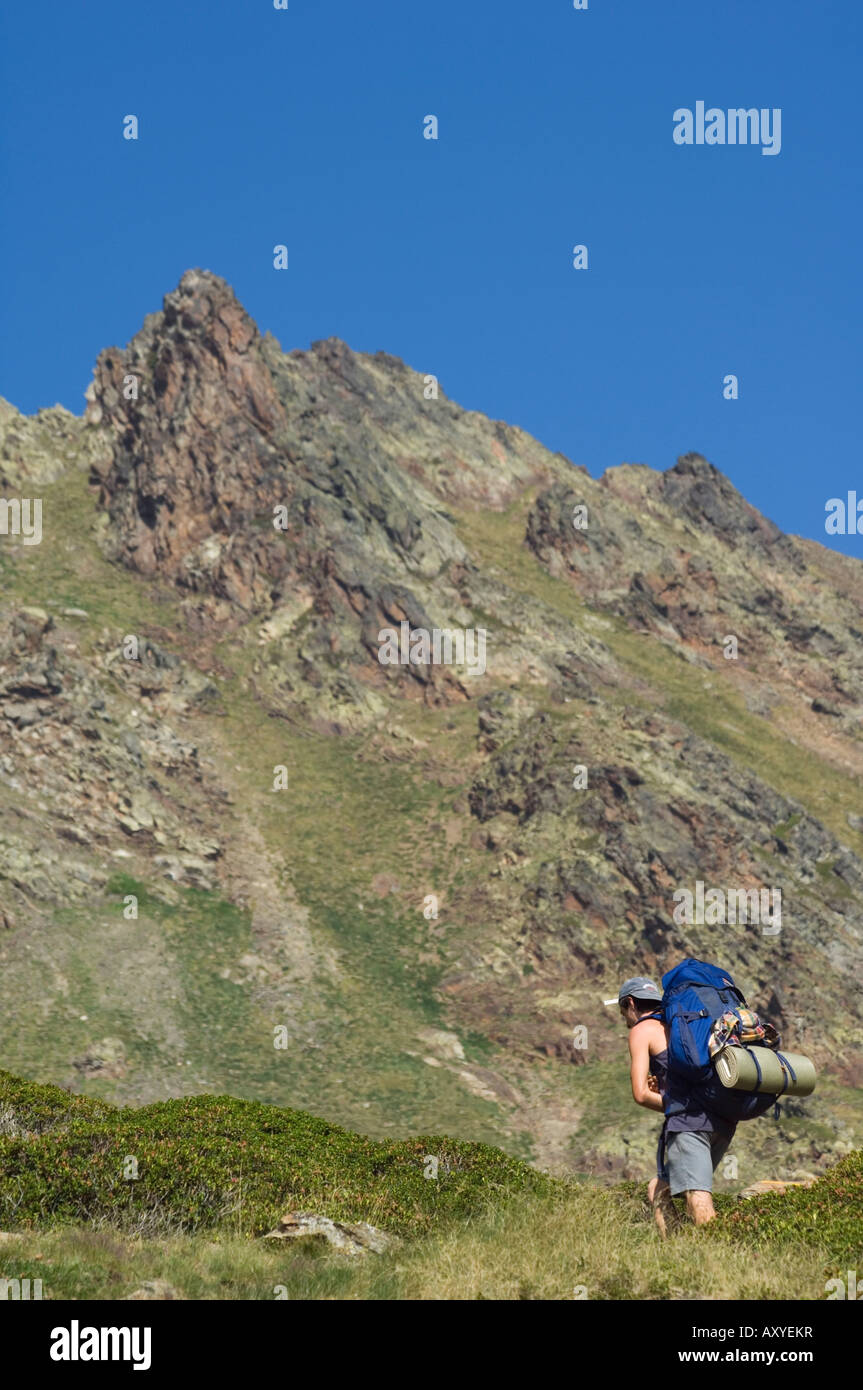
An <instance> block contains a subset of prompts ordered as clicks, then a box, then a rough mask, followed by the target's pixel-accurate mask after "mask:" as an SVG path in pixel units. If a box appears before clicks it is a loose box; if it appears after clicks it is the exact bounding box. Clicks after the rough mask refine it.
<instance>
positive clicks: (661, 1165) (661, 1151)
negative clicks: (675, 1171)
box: [656, 1115, 668, 1182]
mask: <svg viewBox="0 0 863 1390" xmlns="http://www.w3.org/2000/svg"><path fill="white" fill-rule="evenodd" d="M667 1130H668V1116H667V1115H666V1117H665V1119H664V1120H663V1121H662V1129H661V1130H660V1131H659V1141H658V1143H657V1145H656V1176H657V1177H658V1178H659V1180H660V1182H668V1169H667V1168H666V1166H665V1137H666V1131H667Z"/></svg>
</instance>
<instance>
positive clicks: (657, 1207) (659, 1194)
mask: <svg viewBox="0 0 863 1390" xmlns="http://www.w3.org/2000/svg"><path fill="white" fill-rule="evenodd" d="M647 1199H648V1201H649V1202H650V1205H651V1206H652V1207H653V1219H654V1221H655V1222H656V1226H657V1230H658V1231H659V1234H660V1235H661V1236H667V1235H668V1223H669V1221H671V1222H674V1221H675V1220H676V1218H677V1212H676V1211H675V1208H674V1203H673V1202H672V1200H671V1188H670V1187H669V1186H668V1183H667V1182H663V1181H662V1179H661V1178H651V1180H650V1182H649V1183H648V1184H647Z"/></svg>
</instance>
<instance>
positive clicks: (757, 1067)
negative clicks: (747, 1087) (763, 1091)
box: [743, 1047, 785, 1095]
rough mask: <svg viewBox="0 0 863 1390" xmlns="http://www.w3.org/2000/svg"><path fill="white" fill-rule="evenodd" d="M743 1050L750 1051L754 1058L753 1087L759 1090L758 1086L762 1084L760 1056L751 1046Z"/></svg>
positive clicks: (783, 1088) (754, 1089)
mask: <svg viewBox="0 0 863 1390" xmlns="http://www.w3.org/2000/svg"><path fill="white" fill-rule="evenodd" d="M743 1051H744V1052H748V1053H749V1056H750V1057H751V1058H752V1060H753V1062H754V1063H755V1085H754V1086H753V1087H752V1090H753V1091H757V1090H758V1087H759V1086H760V1085H761V1064H760V1062H759V1061H758V1058H757V1057H756V1055H755V1053H754V1051H753V1049H752V1048H751V1047H744V1049H743ZM782 1090H783V1091H784V1090H785V1087H784V1086H783V1087H782ZM781 1093H782V1092H780V1095H781Z"/></svg>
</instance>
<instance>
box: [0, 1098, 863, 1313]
mask: <svg viewBox="0 0 863 1390" xmlns="http://www.w3.org/2000/svg"><path fill="white" fill-rule="evenodd" d="M0 1131H2V1136H3V1137H2V1138H0V1173H2V1177H0V1212H2V1218H0V1219H2V1224H3V1226H4V1228H5V1231H4V1233H3V1237H2V1245H0V1266H2V1267H0V1275H5V1276H6V1277H10V1278H13V1277H14V1278H31V1279H35V1278H39V1279H41V1280H42V1283H43V1297H45V1298H49V1299H51V1298H54V1299H63V1298H91V1299H116V1298H124V1297H128V1296H129V1295H130V1294H132V1293H134V1292H136V1291H137V1290H139V1289H141V1288H142V1287H144V1286H145V1285H146V1283H147V1281H161V1285H157V1294H158V1295H159V1296H162V1297H165V1296H170V1297H176V1298H191V1299H197V1298H214V1299H232V1298H233V1299H260V1300H266V1299H274V1298H285V1297H287V1298H291V1299H298V1298H312V1299H572V1298H589V1299H594V1300H596V1299H600V1300H601V1299H627V1298H629V1299H633V1298H638V1299H661V1300H665V1299H705V1298H706V1299H717V1298H720V1299H721V1298H744V1299H777V1298H791V1299H822V1298H824V1297H825V1296H826V1290H825V1284H826V1282H827V1280H828V1279H830V1278H835V1277H844V1273H845V1271H846V1270H847V1269H849V1268H856V1267H859V1261H860V1257H861V1254H863V1250H861V1231H863V1154H861V1153H860V1152H856V1153H854V1154H852V1155H849V1157H848V1158H846V1159H844V1160H843V1161H842V1162H841V1163H839V1164H838V1165H836V1166H835V1167H834V1168H832V1169H831V1170H830V1171H829V1172H828V1173H826V1174H825V1175H824V1176H823V1177H822V1178H821V1179H819V1180H818V1182H816V1183H815V1184H814V1185H813V1186H812V1187H811V1188H809V1189H805V1190H804V1189H795V1190H792V1191H790V1192H788V1193H786V1194H784V1195H782V1196H778V1195H772V1196H768V1197H761V1198H756V1199H752V1200H748V1201H745V1202H741V1201H739V1199H734V1198H731V1197H725V1198H719V1200H718V1207H719V1212H720V1215H719V1218H718V1219H717V1221H716V1222H715V1223H714V1224H713V1225H712V1226H710V1227H708V1228H706V1229H702V1230H696V1229H695V1228H694V1227H692V1226H690V1225H689V1224H688V1223H687V1222H686V1221H685V1220H681V1222H680V1225H679V1227H678V1229H677V1230H676V1231H675V1232H674V1233H673V1234H672V1235H671V1236H670V1238H669V1239H667V1240H666V1241H662V1240H660V1238H659V1236H658V1235H657V1233H656V1231H655V1228H654V1226H653V1223H652V1219H651V1216H650V1214H649V1212H648V1210H647V1207H646V1203H645V1200H644V1189H643V1186H641V1185H636V1184H633V1183H623V1184H619V1185H617V1186H616V1187H613V1188H606V1189H603V1188H598V1187H594V1186H591V1185H589V1184H586V1183H582V1182H578V1181H574V1180H572V1179H567V1180H553V1179H550V1178H548V1177H546V1176H544V1175H543V1174H540V1173H537V1172H536V1171H535V1170H533V1169H531V1168H528V1167H526V1166H525V1165H524V1164H522V1163H520V1162H519V1161H518V1160H514V1159H511V1158H508V1157H507V1156H506V1155H505V1154H503V1153H501V1152H500V1151H499V1150H495V1149H493V1148H490V1147H488V1146H486V1145H482V1144H470V1143H463V1142H458V1141H454V1140H451V1139H447V1138H442V1137H439V1136H438V1137H428V1136H426V1137H422V1138H418V1139H411V1140H406V1141H401V1142H384V1143H380V1142H375V1141H373V1140H369V1139H368V1138H366V1137H363V1136H360V1135H357V1134H351V1133H350V1132H348V1131H345V1130H342V1129H340V1128H338V1127H337V1126H334V1125H330V1124H327V1123H326V1122H324V1121H322V1120H317V1119H315V1118H314V1117H312V1116H310V1115H307V1114H305V1113H303V1112H298V1111H290V1110H282V1109H280V1108H278V1107H275V1106H265V1105H260V1104H256V1103H250V1102H244V1101H237V1100H233V1099H231V1098H229V1097H218V1098H214V1097H196V1098H188V1099H186V1100H183V1101H170V1102H166V1103H159V1104H156V1105H151V1106H146V1107H143V1108H142V1109H139V1110H117V1109H114V1108H113V1107H110V1106H107V1105H105V1104H104V1103H101V1102H97V1101H90V1100H86V1099H84V1098H81V1097H74V1096H70V1095H69V1094H68V1093H66V1092H64V1091H61V1090H59V1089H57V1088H55V1087H51V1086H38V1085H34V1084H32V1083H29V1082H21V1081H19V1080H18V1079H16V1078H15V1077H12V1076H10V1075H9V1074H8V1073H4V1074H2V1075H0ZM430 1154H433V1155H436V1156H437V1158H438V1160H439V1166H438V1173H437V1177H436V1178H430V1177H428V1176H426V1174H427V1173H428V1171H429V1167H428V1162H427V1159H428V1155H430ZM130 1158H134V1159H136V1160H137V1164H138V1169H137V1171H138V1177H137V1178H135V1179H130V1178H128V1177H127V1176H125V1174H127V1173H128V1172H129V1163H130ZM289 1210H303V1211H311V1212H315V1213H317V1214H322V1215H329V1216H331V1217H333V1218H334V1219H337V1220H342V1221H349V1222H352V1221H358V1220H367V1221H370V1222H371V1223H372V1224H374V1225H376V1226H377V1227H378V1228H380V1229H382V1230H385V1231H388V1232H390V1233H392V1234H396V1235H398V1236H399V1237H400V1240H399V1242H398V1243H397V1244H396V1245H395V1246H394V1247H393V1248H391V1249H390V1250H389V1251H387V1252H386V1253H384V1254H382V1255H366V1256H364V1257H357V1256H348V1255H343V1254H339V1253H337V1252H333V1251H331V1250H330V1249H329V1248H328V1247H326V1246H324V1245H323V1244H322V1243H318V1242H316V1241H315V1240H313V1239H310V1238H303V1239H301V1240H299V1241H289V1242H281V1241H273V1240H267V1239H263V1238H261V1237H262V1236H263V1235H264V1233H265V1232H266V1231H267V1230H268V1229H270V1227H271V1226H273V1225H274V1224H275V1223H276V1221H277V1219H278V1217H279V1216H280V1215H282V1214H284V1213H285V1212H286V1211H289Z"/></svg>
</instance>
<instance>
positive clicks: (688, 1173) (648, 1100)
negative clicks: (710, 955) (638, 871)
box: [610, 975, 736, 1235]
mask: <svg viewBox="0 0 863 1390" xmlns="http://www.w3.org/2000/svg"><path fill="white" fill-rule="evenodd" d="M610 1002H612V1001H610ZM617 1003H618V1006H619V1008H620V1014H621V1017H622V1018H623V1020H624V1022H625V1023H626V1026H627V1028H628V1029H629V1057H630V1069H629V1074H630V1080H631V1083H632V1098H633V1100H634V1101H635V1103H636V1104H637V1105H642V1106H644V1107H645V1108H646V1109H648V1110H661V1111H664V1113H665V1120H664V1123H663V1126H662V1132H661V1133H660V1136H659V1145H658V1148H657V1154H656V1177H655V1178H653V1179H652V1181H651V1183H650V1185H649V1187H648V1197H649V1198H650V1201H651V1204H652V1206H653V1212H654V1217H655V1219H656V1224H657V1226H658V1227H659V1229H660V1231H661V1232H662V1234H663V1235H665V1233H666V1230H667V1221H668V1218H670V1217H672V1216H673V1214H674V1206H673V1203H672V1202H671V1198H672V1197H678V1196H681V1195H682V1196H685V1198H686V1209H687V1211H688V1213H689V1215H690V1216H691V1217H692V1220H693V1221H694V1222H695V1223H696V1225H698V1226H701V1225H703V1224H704V1223H705V1222H706V1221H710V1220H712V1218H713V1217H714V1216H715V1215H716V1211H715V1209H714V1206H713V1196H712V1193H713V1174H714V1171H715V1170H716V1168H717V1166H718V1164H719V1163H720V1161H721V1159H722V1157H723V1155H724V1154H725V1152H726V1150H727V1148H728V1146H729V1144H730V1143H731V1140H732V1138H733V1136H734V1131H735V1128H736V1126H735V1124H734V1123H733V1122H732V1121H729V1120H726V1119H723V1118H722V1117H721V1116H719V1115H714V1114H710V1113H708V1111H707V1110H706V1108H705V1106H704V1102H703V1101H702V1100H700V1099H698V1097H697V1096H696V1095H694V1094H692V1093H691V1088H689V1087H688V1086H687V1084H686V1082H685V1081H684V1082H682V1083H681V1080H680V1078H678V1077H676V1076H675V1073H674V1072H673V1070H669V1067H668V1050H667V1049H668V1044H667V1037H666V1031H665V1025H664V1022H663V1016H662V991H661V990H660V989H659V988H658V987H657V985H655V984H654V982H653V980H649V979H647V978H646V977H645V976H643V975H640V976H637V977H635V978H634V979H631V980H624V982H623V984H622V985H621V986H620V992H619V994H618V999H617Z"/></svg>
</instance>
